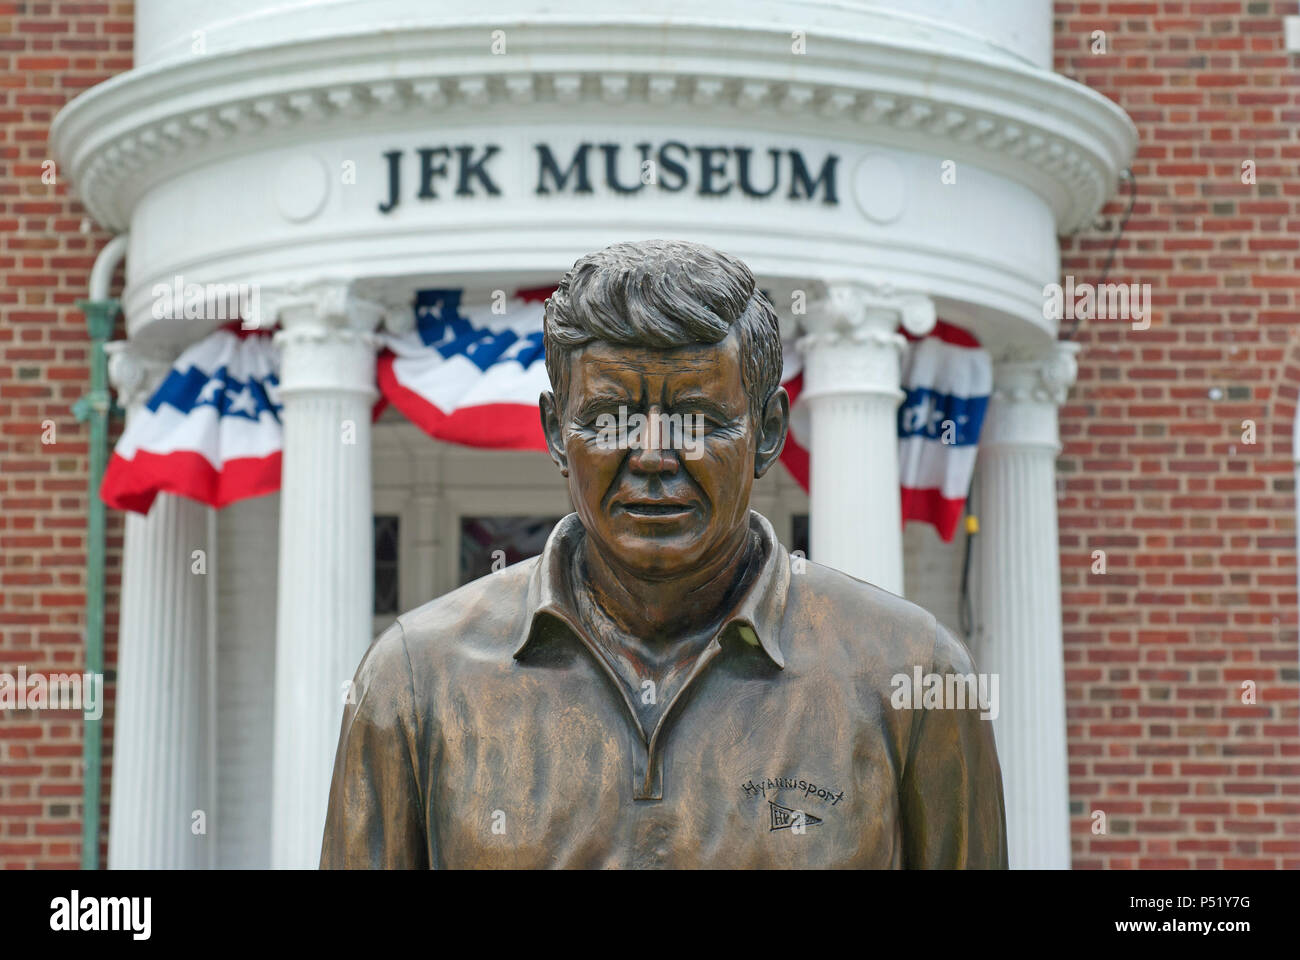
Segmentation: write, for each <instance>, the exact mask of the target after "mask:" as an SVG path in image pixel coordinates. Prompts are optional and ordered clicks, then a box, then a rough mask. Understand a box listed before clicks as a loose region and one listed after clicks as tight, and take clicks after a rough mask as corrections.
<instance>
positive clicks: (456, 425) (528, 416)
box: [376, 350, 546, 451]
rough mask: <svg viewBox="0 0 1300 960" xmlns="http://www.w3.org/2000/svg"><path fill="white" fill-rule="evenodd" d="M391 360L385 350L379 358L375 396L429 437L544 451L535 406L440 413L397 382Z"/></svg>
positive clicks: (493, 406)
mask: <svg viewBox="0 0 1300 960" xmlns="http://www.w3.org/2000/svg"><path fill="white" fill-rule="evenodd" d="M394 359H395V357H394V355H393V353H392V351H389V350H385V351H384V352H383V353H382V354H380V356H379V360H378V363H377V364H376V372H377V374H378V379H379V392H380V393H381V394H382V395H383V396H384V397H386V398H387V399H388V401H389V403H391V404H392V405H393V406H394V407H396V408H397V409H398V410H400V411H401V412H402V413H403V414H405V416H406V417H407V419H409V420H410V421H411V422H412V423H414V424H415V425H416V426H417V427H419V428H420V429H421V430H423V431H424V432H425V433H427V434H428V435H429V436H431V437H434V438H436V439H438V440H445V441H447V442H449V443H459V444H462V445H464V446H467V447H484V448H488V449H493V450H541V451H545V450H546V436H545V434H544V433H543V432H542V415H541V412H540V410H539V408H538V406H537V405H536V404H528V403H485V404H481V405H478V406H473V407H462V408H461V409H459V410H457V411H456V412H454V413H451V414H448V413H444V412H443V411H442V410H439V409H438V408H437V407H435V406H434V405H433V404H431V403H429V401H427V400H425V399H424V398H423V397H422V396H420V395H419V394H418V393H416V392H415V391H413V390H408V389H407V388H406V387H404V386H403V385H402V384H401V383H400V382H399V381H398V379H397V375H396V374H395V373H393V360H394Z"/></svg>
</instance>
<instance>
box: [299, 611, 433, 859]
mask: <svg viewBox="0 0 1300 960" xmlns="http://www.w3.org/2000/svg"><path fill="white" fill-rule="evenodd" d="M411 673H412V672H411V661H410V658H409V655H408V653H407V649H406V639H405V636H404V635H403V631H402V627H401V624H399V623H394V624H393V625H392V626H391V627H389V628H388V629H387V630H385V631H384V632H383V633H382V634H380V636H379V637H378V639H376V640H375V642H374V643H373V644H371V646H370V649H369V650H368V651H366V655H365V657H363V658H362V660H361V665H360V666H359V667H358V668H357V673H356V677H355V678H354V679H353V681H352V686H351V687H350V688H349V692H348V696H347V697H346V698H345V701H344V707H343V726H342V730H341V731H340V733H339V746H338V752H337V753H336V754H335V757H334V778H333V781H332V782H331V784H330V796H329V809H328V811H327V812H326V814H325V835H324V838H323V840H322V843H321V855H320V866H321V869H322V870H327V869H358V868H360V869H420V868H427V867H428V866H429V847H428V839H427V831H426V829H425V816H424V802H423V798H422V796H421V790H420V782H421V781H420V779H419V777H418V776H417V774H416V771H417V769H418V768H419V764H418V759H417V758H418V757H420V756H421V754H420V752H419V751H418V749H417V743H418V742H419V739H418V730H419V728H418V724H417V720H416V717H417V712H416V701H415V687H414V683H413V682H412V675H411Z"/></svg>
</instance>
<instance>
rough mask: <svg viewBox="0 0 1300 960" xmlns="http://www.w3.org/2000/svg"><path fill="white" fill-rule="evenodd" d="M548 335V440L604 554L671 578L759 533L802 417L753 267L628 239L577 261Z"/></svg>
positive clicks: (675, 245) (712, 253)
mask: <svg viewBox="0 0 1300 960" xmlns="http://www.w3.org/2000/svg"><path fill="white" fill-rule="evenodd" d="M544 331H545V332H544V337H545V348H546V369H547V373H548V374H549V375H550V379H551V388H552V392H549V393H544V394H543V395H542V398H541V410H542V425H543V428H544V429H545V431H546V438H547V445H548V447H549V449H550V454H551V458H552V459H553V460H554V461H555V463H556V465H557V466H559V468H560V471H561V472H562V473H563V474H564V475H565V476H566V477H567V478H568V483H569V493H570V496H571V498H572V500H573V503H574V506H575V507H576V509H577V513H578V516H579V518H580V519H581V521H582V524H583V526H584V527H585V528H586V531H587V534H588V536H589V537H591V538H592V539H593V540H594V541H595V543H596V545H597V546H598V548H599V549H600V550H601V551H602V553H603V554H604V555H605V556H606V557H607V558H608V559H609V560H611V561H613V562H615V563H617V564H618V565H620V566H621V567H623V568H624V569H626V570H627V571H628V572H629V573H632V574H634V575H637V576H640V577H643V578H647V579H655V578H669V577H672V576H675V575H679V574H680V573H682V572H685V571H688V570H691V569H694V568H697V567H698V566H700V565H701V564H703V563H706V562H707V561H708V559H709V558H710V557H712V556H714V555H715V554H717V553H719V552H721V551H725V550H727V549H728V548H729V546H733V545H734V544H735V543H736V542H737V539H738V538H740V537H743V536H745V535H746V534H745V531H746V528H747V517H748V506H749V494H750V489H751V488H752V486H753V483H754V480H755V479H756V478H758V477H761V476H762V475H763V474H764V473H766V472H767V470H768V469H769V468H770V467H771V466H772V464H773V463H774V462H775V461H776V459H777V457H778V456H779V455H780V452H781V447H782V446H783V445H784V443H785V435H786V429H787V426H788V423H789V412H790V403H789V398H788V397H787V396H786V392H785V390H784V389H782V387H781V385H780V381H781V336H780V331H779V328H778V325H777V318H776V311H775V310H774V309H773V307H772V303H771V301H769V300H768V298H767V297H766V296H765V295H764V294H763V293H762V292H761V291H759V290H758V289H757V288H756V285H755V282H754V276H753V274H752V273H750V271H749V268H748V267H746V266H745V265H744V264H743V263H741V262H740V261H739V260H736V259H735V258H733V257H729V256H727V255H726V254H723V253H719V252H718V251H716V250H712V249H710V248H709V247H705V246H701V245H699V244H695V243H686V242H683V241H673V240H648V241H643V242H639V243H617V244H614V245H613V246H610V247H606V248H605V249H604V250H600V251H598V252H596V253H593V254H590V255H588V256H585V257H583V258H582V259H581V260H579V261H578V262H577V263H575V264H574V265H573V269H572V270H570V271H569V272H568V274H566V275H565V277H564V279H563V280H562V281H561V282H560V285H559V287H558V288H557V289H556V291H555V293H554V294H553V295H552V296H551V298H550V299H549V300H548V301H547V303H546V313H545V321H544Z"/></svg>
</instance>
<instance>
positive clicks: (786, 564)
mask: <svg viewBox="0 0 1300 960" xmlns="http://www.w3.org/2000/svg"><path fill="white" fill-rule="evenodd" d="M545 347H546V367H547V371H548V373H549V375H550V380H551V387H552V392H550V393H545V394H543V395H542V398H541V413H542V422H543V425H544V427H545V431H546V438H547V443H548V445H549V448H550V455H551V458H552V459H553V460H554V461H555V463H556V465H557V466H558V467H559V469H560V473H561V474H563V475H564V476H565V477H567V478H568V485H569V493H570V496H571V498H572V501H573V503H574V505H575V506H576V508H577V512H576V513H574V514H571V515H569V516H568V517H566V518H564V519H563V520H562V521H560V523H559V524H558V525H557V526H556V527H555V530H554V531H553V532H552V533H551V536H550V538H549V540H548V541H547V543H546V548H545V550H544V551H543V552H542V554H541V556H539V557H534V558H532V559H530V560H526V561H524V562H522V563H518V564H515V565H514V566H511V567H508V568H507V569H505V570H502V571H500V572H499V573H494V574H490V575H488V576H486V577H483V578H482V579H480V580H477V581H475V582H473V583H470V584H467V585H466V586H464V587H461V588H460V589H459V590H456V591H453V592H452V593H449V594H447V595H445V596H442V597H439V598H438V599H436V600H433V601H432V602H430V603H428V604H426V605H424V606H423V607H420V608H419V609H417V610H414V611H412V612H410V613H407V614H405V615H403V616H401V617H399V618H398V619H397V622H396V623H395V624H394V625H393V626H392V627H391V628H390V629H389V630H387V631H386V632H385V633H384V634H382V635H381V636H380V637H379V638H378V639H377V640H376V641H375V642H374V644H373V645H372V646H371V647H370V650H369V651H368V652H367V654H366V656H365V658H364V660H363V661H362V663H361V666H360V667H359V669H358V670H357V674H356V680H355V692H354V696H353V697H352V700H353V701H354V702H351V703H349V704H348V705H347V706H346V709H345V714H344V717H343V728H342V733H341V736H340V739H339V746H338V754H337V757H336V759H335V764H334V780H333V784H332V787H331V790H330V798H329V812H328V814H327V818H326V823H325V836H324V844H323V846H322V850H321V866H322V867H452V868H465V867H511V868H532V867H726V868H735V867H1005V866H1006V861H1007V853H1006V829H1005V814H1004V812H1003V802H1002V782H1001V775H1000V773H999V770H998V762H997V754H996V751H995V748H994V743H993V730H992V726H991V724H990V722H989V720H987V719H984V718H983V716H987V713H985V714H984V715H983V716H982V715H981V712H980V710H979V707H978V706H977V705H976V704H974V703H969V704H963V707H964V708H952V707H953V705H952V704H945V703H942V702H937V701H936V703H929V702H928V701H927V703H926V704H925V705H923V704H922V702H921V700H922V698H921V694H920V691H919V690H918V691H916V697H915V699H914V700H913V701H912V702H911V703H910V704H905V705H904V708H901V709H900V708H898V707H897V706H896V704H897V703H898V702H899V699H898V698H897V697H895V696H893V694H894V693H895V692H896V690H897V689H898V684H897V681H896V678H897V677H899V676H900V675H901V676H906V677H907V678H908V679H909V681H910V680H911V678H912V677H914V676H920V675H925V676H929V675H931V674H933V675H937V676H938V677H940V678H947V677H954V676H956V677H959V678H963V677H968V676H971V675H973V674H974V666H973V664H972V663H971V658H970V654H969V653H968V652H967V650H966V648H965V647H964V646H963V645H962V644H961V643H960V642H959V641H957V640H956V639H954V638H953V636H952V635H951V634H950V633H949V632H948V631H947V630H945V629H944V628H943V627H942V626H940V625H939V624H938V623H937V622H936V621H935V618H934V617H933V616H932V615H931V614H929V613H927V612H926V611H925V610H922V609H921V608H920V607H917V606H915V605H914V604H911V603H908V602H907V601H905V600H903V599H901V598H899V597H897V596H894V595H893V594H891V593H887V592H886V591H884V590H880V589H878V588H876V587H873V586H871V585H870V584H867V583H864V582H862V581H860V580H856V579H854V578H853V577H850V576H847V575H845V574H843V573H840V572H839V571H837V570H832V569H829V568H827V567H823V566H819V565H818V564H816V563H811V562H807V561H804V560H802V559H801V558H797V557H795V558H792V557H791V556H790V554H789V553H787V551H786V550H785V548H783V547H782V545H781V544H780V542H778V540H777V537H776V534H775V533H774V532H773V530H772V527H771V525H770V524H769V523H768V522H767V520H765V519H764V518H763V517H761V516H759V515H758V514H757V513H754V512H752V511H750V510H749V509H748V505H749V495H750V489H751V487H752V485H753V482H754V480H755V478H757V477H761V476H763V474H765V473H766V472H767V471H768V470H769V469H770V468H771V467H772V466H773V464H775V463H776V461H777V457H778V455H779V454H780V452H781V447H782V445H783V444H784V442H785V436H786V429H787V423H788V419H789V398H788V397H787V395H786V392H785V390H784V389H782V388H781V386H780V377H781V342H780V335H779V331H778V327H777V319H776V314H775V311H774V310H773V307H772V304H771V303H770V301H769V300H768V299H767V297H766V296H765V295H764V294H763V293H762V292H760V291H759V290H758V289H756V286H755V282H754V277H753V275H752V274H751V273H750V271H749V269H748V268H747V267H746V266H745V265H744V264H743V263H741V262H739V261H738V260H735V259H733V258H732V257H728V256H726V255H724V254H721V253H718V252H717V251H715V250H711V249H709V248H707V247H703V246H699V245H697V244H691V243H681V242H668V241H650V242H644V243H620V244H615V245H614V246H611V247H608V248H607V249H605V250H601V251H600V252H598V253H594V254H591V255H590V256H587V257H583V258H582V259H581V260H579V261H578V262H577V263H576V264H575V265H574V267H573V269H572V270H571V271H569V274H568V275H567V276H566V277H565V278H564V280H563V281H562V282H561V283H560V286H559V288H558V289H557V290H556V291H555V294H554V295H553V296H552V297H551V299H550V300H549V301H548V302H547V305H546V316H545ZM861 509H863V510H871V509H873V505H872V504H870V503H864V504H862V505H861ZM959 682H960V680H959ZM950 686H951V685H950ZM927 707H928V708H927ZM945 707H948V708H947V709H945Z"/></svg>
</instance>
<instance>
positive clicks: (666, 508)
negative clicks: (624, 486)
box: [619, 500, 695, 520]
mask: <svg viewBox="0 0 1300 960" xmlns="http://www.w3.org/2000/svg"><path fill="white" fill-rule="evenodd" d="M619 508H620V509H621V510H622V511H623V512H624V513H628V514H631V515H632V516H634V517H637V518H638V519H655V520H658V519H675V518H677V517H682V516H685V515H686V514H688V513H690V512H691V511H692V510H694V509H695V508H694V507H693V506H692V505H691V504H689V503H682V502H679V501H673V500H625V501H623V502H622V503H620V504H619Z"/></svg>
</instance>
